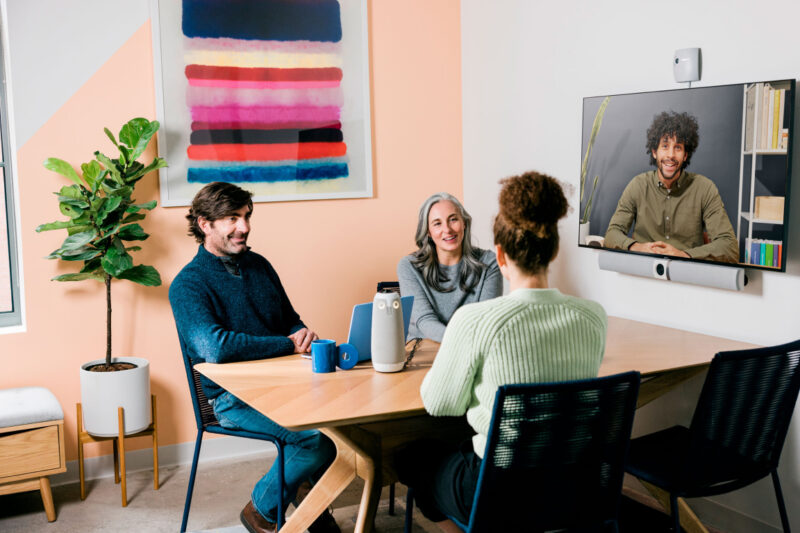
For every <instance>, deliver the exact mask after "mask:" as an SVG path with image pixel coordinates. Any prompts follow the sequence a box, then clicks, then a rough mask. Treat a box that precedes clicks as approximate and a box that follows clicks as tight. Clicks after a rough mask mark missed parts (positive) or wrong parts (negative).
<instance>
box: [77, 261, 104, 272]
mask: <svg viewBox="0 0 800 533" xmlns="http://www.w3.org/2000/svg"><path fill="white" fill-rule="evenodd" d="M98 268H100V269H101V268H103V267H102V265H101V264H100V258H99V257H97V258H95V259H90V260H89V261H86V264H84V265H83V268H82V269H81V273H84V272H94V271H95V270H97V269H98ZM97 274H98V275H100V276H102V275H103V274H105V272H98V273H97Z"/></svg>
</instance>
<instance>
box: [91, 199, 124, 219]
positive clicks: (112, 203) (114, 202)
mask: <svg viewBox="0 0 800 533" xmlns="http://www.w3.org/2000/svg"><path fill="white" fill-rule="evenodd" d="M104 200H105V202H103V206H102V207H101V208H100V209H99V210H98V212H97V223H98V224H102V223H103V221H104V220H105V219H106V217H107V216H108V215H109V213H113V212H114V211H115V210H116V209H117V208H118V207H119V204H121V203H122V198H120V197H119V196H109V197H108V198H104Z"/></svg>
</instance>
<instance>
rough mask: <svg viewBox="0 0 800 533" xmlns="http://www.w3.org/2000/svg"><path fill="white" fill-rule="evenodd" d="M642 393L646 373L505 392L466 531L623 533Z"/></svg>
mask: <svg viewBox="0 0 800 533" xmlns="http://www.w3.org/2000/svg"><path fill="white" fill-rule="evenodd" d="M638 393H639V373H638V372H626V373H624V374H617V375H614V376H608V377H603V378H595V379H587V380H580V381H568V382H563V383H538V384H525V385H505V386H502V387H500V388H499V389H498V391H497V396H496V397H495V404H494V410H493V413H492V421H491V423H490V426H489V433H488V436H487V442H486V451H485V452H484V459H483V461H482V462H481V470H480V475H479V477H478V485H477V488H476V492H475V499H474V500H473V504H472V514H471V515H470V518H469V523H468V524H466V525H465V524H460V523H458V526H459V527H460V528H461V529H464V530H466V531H467V532H470V533H471V532H494V531H504V532H526V533H529V532H536V531H546V530H551V529H565V528H566V529H580V530H581V531H584V530H607V529H611V530H613V531H616V530H617V512H618V508H619V503H620V498H621V491H622V478H623V475H624V471H625V457H626V454H627V450H628V442H629V440H630V435H631V426H632V425H633V414H634V411H635V410H636V398H637V396H638ZM409 492H411V491H409ZM412 505H413V501H412V496H409V498H408V504H407V506H406V511H407V514H406V531H409V530H410V524H411V520H410V518H411V513H410V511H411V509H412Z"/></svg>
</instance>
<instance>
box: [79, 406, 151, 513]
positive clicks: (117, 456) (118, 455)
mask: <svg viewBox="0 0 800 533" xmlns="http://www.w3.org/2000/svg"><path fill="white" fill-rule="evenodd" d="M151 406H152V410H153V422H152V423H151V424H150V425H149V426H147V428H145V429H143V430H142V431H139V432H138V433H133V434H131V435H125V413H124V409H123V408H122V407H118V408H117V414H118V416H119V435H118V436H116V437H98V436H95V435H90V434H89V433H87V432H86V430H85V429H84V428H83V410H82V409H81V404H80V403H78V404H76V407H77V410H78V418H77V423H78V469H79V472H80V479H81V500H85V499H86V484H85V483H84V479H83V477H84V473H83V445H84V444H86V443H87V442H103V441H106V440H112V441H114V442H113V443H112V447H113V449H114V483H120V480H121V481H122V506H123V507H127V506H128V491H127V486H126V484H125V439H126V438H128V439H130V438H134V437H146V436H152V437H153V488H154V489H155V490H158V423H157V419H156V395H155V394H153V395H151Z"/></svg>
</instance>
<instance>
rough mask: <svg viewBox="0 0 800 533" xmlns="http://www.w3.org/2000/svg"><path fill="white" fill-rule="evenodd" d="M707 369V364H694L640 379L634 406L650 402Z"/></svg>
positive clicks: (637, 406) (641, 405)
mask: <svg viewBox="0 0 800 533" xmlns="http://www.w3.org/2000/svg"><path fill="white" fill-rule="evenodd" d="M706 370H708V365H701V366H694V367H691V368H679V369H676V370H669V371H667V372H662V373H661V374H659V375H657V376H654V377H651V378H646V379H643V380H642V383H641V385H639V398H638V400H637V402H636V408H637V409H638V408H640V407H643V406H645V405H647V404H648V403H650V402H652V401H653V400H655V399H656V398H658V397H659V396H663V395H664V394H666V393H668V392H669V391H671V390H672V389H674V388H675V387H677V386H678V385H680V384H681V383H683V382H684V381H687V380H688V379H690V378H692V377H694V376H696V375H697V374H700V373H701V372H705V371H706Z"/></svg>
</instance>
